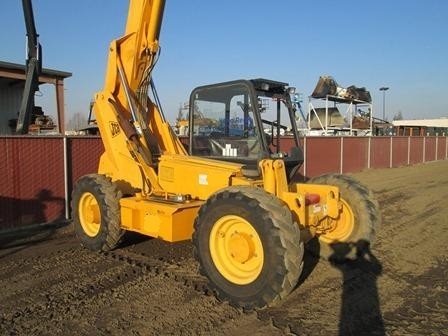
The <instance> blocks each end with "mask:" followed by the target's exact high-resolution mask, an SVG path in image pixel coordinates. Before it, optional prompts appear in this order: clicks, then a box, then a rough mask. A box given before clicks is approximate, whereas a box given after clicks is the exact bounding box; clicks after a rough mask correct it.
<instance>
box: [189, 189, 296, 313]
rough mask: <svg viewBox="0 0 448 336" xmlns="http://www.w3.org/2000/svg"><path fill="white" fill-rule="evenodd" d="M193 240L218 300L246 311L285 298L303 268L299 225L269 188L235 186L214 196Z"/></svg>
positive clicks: (205, 207) (204, 209)
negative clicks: (268, 191) (267, 191)
mask: <svg viewBox="0 0 448 336" xmlns="http://www.w3.org/2000/svg"><path fill="white" fill-rule="evenodd" d="M193 244H194V254H195V258H196V259H197V260H198V262H199V265H200V272H201V274H203V275H205V276H207V278H208V279H209V283H210V287H211V288H212V289H213V291H214V292H215V293H216V295H217V297H218V299H220V300H224V301H229V303H230V304H232V305H233V306H237V307H242V308H244V309H245V310H252V309H255V308H262V307H265V306H267V305H272V304H275V303H276V302H277V301H279V300H280V299H282V298H284V297H285V296H286V295H288V294H289V293H290V292H291V291H292V290H293V288H294V287H295V286H296V284H297V282H298V279H299V276H300V273H301V271H302V266H303V263H302V259H303V243H302V242H301V241H300V230H299V227H298V225H297V224H296V223H294V222H293V220H292V215H291V212H290V210H289V208H288V207H287V206H286V205H285V204H283V203H282V202H281V200H279V199H278V198H276V197H275V196H273V195H271V194H268V193H266V192H265V191H264V190H263V189H258V188H253V187H245V186H234V187H229V188H226V189H224V190H222V191H219V192H217V193H215V194H214V195H212V196H211V197H210V198H209V200H208V201H207V202H206V203H205V204H204V205H203V206H202V207H201V208H200V210H199V213H198V216H197V218H196V221H195V224H194V233H193Z"/></svg>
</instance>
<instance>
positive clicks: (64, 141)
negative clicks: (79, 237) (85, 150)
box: [62, 135, 70, 220]
mask: <svg viewBox="0 0 448 336" xmlns="http://www.w3.org/2000/svg"><path fill="white" fill-rule="evenodd" d="M62 139H63V142H62V143H63V146H64V198H65V219H66V220H68V219H69V218H70V215H69V195H68V155H67V152H68V148H67V136H66V135H64V137H63V138H62Z"/></svg>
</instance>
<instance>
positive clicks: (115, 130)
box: [109, 121, 120, 137]
mask: <svg viewBox="0 0 448 336" xmlns="http://www.w3.org/2000/svg"><path fill="white" fill-rule="evenodd" d="M109 126H110V133H112V137H115V136H117V135H118V134H120V124H119V123H117V122H114V121H110V122H109Z"/></svg>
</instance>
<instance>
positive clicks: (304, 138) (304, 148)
mask: <svg viewBox="0 0 448 336" xmlns="http://www.w3.org/2000/svg"><path fill="white" fill-rule="evenodd" d="M306 139H307V137H306V136H304V137H303V176H304V177H306V142H307V141H306Z"/></svg>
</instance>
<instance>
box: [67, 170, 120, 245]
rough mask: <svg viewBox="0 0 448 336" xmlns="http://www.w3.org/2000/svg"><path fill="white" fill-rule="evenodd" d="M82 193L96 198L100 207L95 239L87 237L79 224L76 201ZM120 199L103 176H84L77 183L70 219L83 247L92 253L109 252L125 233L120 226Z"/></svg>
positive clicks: (111, 183) (109, 179) (110, 182)
mask: <svg viewBox="0 0 448 336" xmlns="http://www.w3.org/2000/svg"><path fill="white" fill-rule="evenodd" d="M84 192H90V193H92V194H93V195H94V196H95V197H96V198H97V202H98V204H99V207H100V212H101V224H100V225H101V228H100V232H99V234H98V235H97V236H96V237H89V236H87V235H86V234H85V233H84V230H83V229H82V226H81V224H80V222H79V216H78V213H77V211H78V210H77V209H78V204H77V201H79V198H80V197H81V196H82V194H83V193H84ZM121 197H122V193H121V191H120V190H119V189H118V188H117V186H116V185H115V184H114V183H113V182H112V180H111V178H110V177H107V176H105V175H100V174H89V175H84V176H82V177H81V178H80V179H79V180H78V181H77V183H76V186H75V188H74V190H73V195H72V204H71V206H72V212H73V213H72V219H73V224H74V227H75V232H76V235H77V236H78V238H79V239H80V240H81V243H82V245H83V246H85V247H87V248H89V249H91V250H94V251H110V250H113V249H114V248H115V247H116V246H117V245H118V244H119V243H120V242H121V240H122V237H123V235H124V233H125V231H124V230H123V229H122V228H121V225H120V223H121V213H120V206H119V200H120V198H121Z"/></svg>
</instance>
